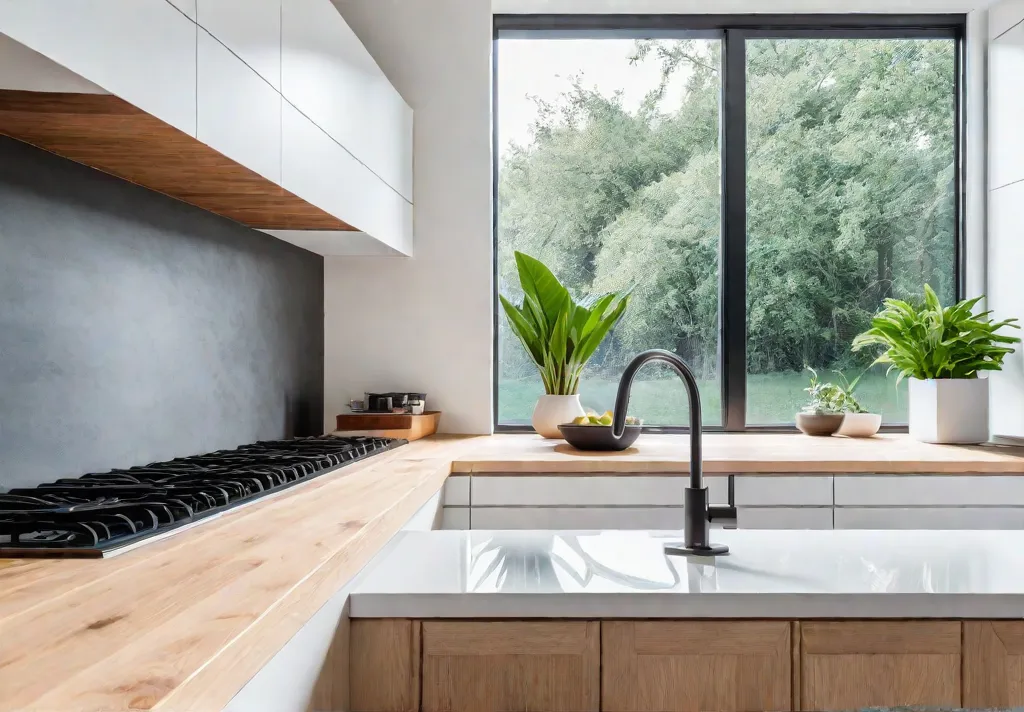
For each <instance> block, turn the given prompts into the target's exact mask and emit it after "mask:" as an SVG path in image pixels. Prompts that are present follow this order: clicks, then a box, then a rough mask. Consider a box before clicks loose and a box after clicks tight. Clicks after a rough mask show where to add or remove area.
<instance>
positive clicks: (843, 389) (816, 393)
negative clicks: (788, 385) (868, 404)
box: [803, 366, 865, 415]
mask: <svg viewBox="0 0 1024 712" xmlns="http://www.w3.org/2000/svg"><path fill="white" fill-rule="evenodd" d="M807 370H808V371H810V372H811V384H810V385H809V386H808V387H807V388H805V389H804V390H805V391H807V393H808V395H809V396H810V399H809V402H808V403H807V405H805V406H804V407H803V412H804V413H813V414H815V415H821V414H833V413H864V412H865V410H864V408H863V406H861V404H860V403H859V402H858V401H857V399H856V398H855V397H854V395H853V391H854V389H855V388H856V387H857V381H859V380H860V378H859V377H858V378H856V379H854V381H853V383H852V384H850V383H848V382H847V381H846V377H845V376H843V375H842V374H839V376H840V378H841V379H842V380H843V385H841V386H840V385H837V384H835V383H831V382H826V383H822V382H821V381H819V380H818V372H817V371H815V370H814V369H813V368H811V367H810V366H808V367H807Z"/></svg>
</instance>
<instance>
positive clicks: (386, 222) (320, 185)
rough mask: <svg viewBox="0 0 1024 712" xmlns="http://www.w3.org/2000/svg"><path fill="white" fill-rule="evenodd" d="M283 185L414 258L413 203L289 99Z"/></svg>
mask: <svg viewBox="0 0 1024 712" xmlns="http://www.w3.org/2000/svg"><path fill="white" fill-rule="evenodd" d="M281 109H282V112H281V115H282V142H283V145H282V150H281V185H283V186H284V187H285V188H286V189H287V190H289V191H291V192H292V193H295V195H298V196H299V197H300V198H303V199H304V200H306V201H308V202H310V203H312V204H313V205H315V206H317V207H318V208H320V209H322V210H326V211H327V212H328V213H330V214H331V215H334V216H335V217H337V218H340V219H341V220H344V221H345V222H346V223H348V224H349V225H351V226H352V227H354V228H357V229H359V230H362V231H363V232H365V233H366V234H367V235H370V236H371V237H373V238H375V239H377V240H379V241H380V242H382V243H384V244H385V245H387V246H388V247H390V248H393V249H394V250H397V251H398V252H400V253H401V254H405V255H410V254H412V205H411V204H410V203H409V202H408V201H407V200H405V198H403V197H402V196H400V195H399V194H398V193H396V192H395V191H393V190H392V189H391V188H390V187H388V186H387V185H385V184H384V183H383V182H382V181H381V180H380V179H379V178H378V177H377V176H375V175H374V174H373V173H371V172H370V171H369V170H368V169H367V168H366V166H363V165H362V164H360V163H359V161H357V160H356V159H355V158H353V157H352V155H351V154H349V153H348V151H346V150H345V149H344V148H342V147H341V146H340V145H339V144H338V143H337V142H336V141H334V140H333V139H332V138H331V137H330V136H328V135H327V134H326V133H324V132H323V131H321V130H320V128H319V127H318V126H316V125H315V124H314V123H313V122H311V121H310V120H309V119H308V118H306V117H305V116H303V115H302V113H300V112H299V111H298V110H297V109H296V108H295V107H294V106H292V105H291V104H289V103H288V102H287V101H286V102H283V104H282V106H281Z"/></svg>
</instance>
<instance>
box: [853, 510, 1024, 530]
mask: <svg viewBox="0 0 1024 712" xmlns="http://www.w3.org/2000/svg"><path fill="white" fill-rule="evenodd" d="M834 522H835V528H836V529H1024V507H836V509H835V516H834Z"/></svg>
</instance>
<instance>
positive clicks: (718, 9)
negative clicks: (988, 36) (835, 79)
mask: <svg viewBox="0 0 1024 712" xmlns="http://www.w3.org/2000/svg"><path fill="white" fill-rule="evenodd" d="M994 2H995V0H492V3H491V6H492V8H493V10H494V12H496V13H513V14H514V13H594V14H601V13H637V14H645V13H670V14H694V15H699V14H711V13H713V14H722V15H729V14H763V13H779V14H782V13H847V12H871V13H876V12H877V13H902V14H914V13H933V12H969V11H971V10H978V9H982V8H985V7H988V6H989V5H992V4H994Z"/></svg>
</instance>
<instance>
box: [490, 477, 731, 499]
mask: <svg viewBox="0 0 1024 712" xmlns="http://www.w3.org/2000/svg"><path fill="white" fill-rule="evenodd" d="M719 479H722V478H719ZM723 483H724V480H723ZM684 487H686V479H685V478H683V477H622V476H597V477H558V476H554V475H539V476H536V477H530V476H523V477H520V476H508V477H483V476H479V477H478V476H474V477H473V506H474V507H476V506H504V505H541V506H601V505H608V506H630V505H662V506H682V504H683V488H684ZM725 492H726V495H725V497H724V500H725V501H727V500H728V485H727V484H726V485H725ZM711 501H713V502H714V501H715V497H714V496H713V495H712V496H711Z"/></svg>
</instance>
